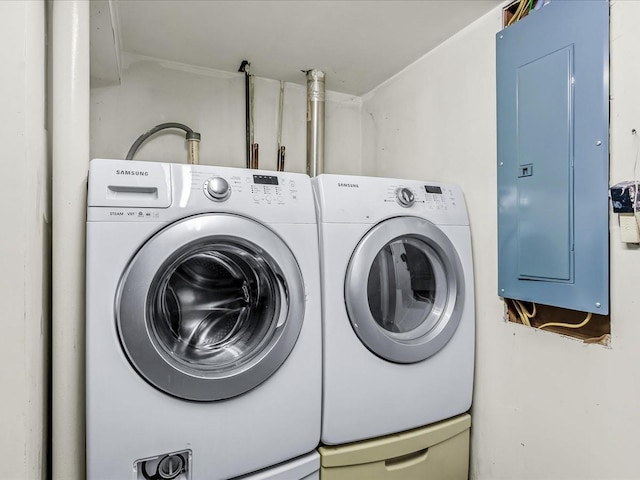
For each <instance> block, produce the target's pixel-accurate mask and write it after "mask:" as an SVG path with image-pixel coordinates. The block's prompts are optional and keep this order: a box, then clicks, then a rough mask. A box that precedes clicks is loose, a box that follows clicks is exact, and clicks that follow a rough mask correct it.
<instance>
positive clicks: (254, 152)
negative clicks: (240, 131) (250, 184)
mask: <svg viewBox="0 0 640 480" xmlns="http://www.w3.org/2000/svg"><path fill="white" fill-rule="evenodd" d="M258 162H259V159H258V144H257V143H252V144H251V164H250V165H249V168H251V169H253V170H257V169H258V168H260V166H259V163H258Z"/></svg>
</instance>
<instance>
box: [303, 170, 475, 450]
mask: <svg viewBox="0 0 640 480" xmlns="http://www.w3.org/2000/svg"><path fill="white" fill-rule="evenodd" d="M312 182H313V185H314V190H315V193H316V202H317V207H318V211H319V219H318V222H319V228H320V249H321V255H320V257H321V272H322V289H323V301H322V307H323V342H324V343H323V345H324V346H323V348H324V354H323V367H324V370H323V416H322V435H321V437H322V442H323V443H325V444H329V445H336V444H341V443H346V442H352V441H356V440H362V439H368V438H373V437H378V436H381V435H386V434H390V433H396V432H400V431H403V430H408V429H411V428H417V427H421V426H424V425H427V424H430V423H433V422H437V421H439V420H442V419H445V418H449V417H453V416H454V415H457V414H459V413H462V412H465V411H467V410H468V409H469V407H470V406H471V396H472V388H473V368H474V316H475V313H474V291H473V265H472V257H471V235H470V229H469V220H468V217H467V211H466V207H465V202H464V197H463V194H462V191H461V190H460V188H459V187H457V186H456V185H446V184H441V183H435V182H418V181H413V180H396V179H385V178H372V177H355V176H343V175H320V176H318V177H316V178H314V179H313V180H312Z"/></svg>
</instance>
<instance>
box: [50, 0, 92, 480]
mask: <svg viewBox="0 0 640 480" xmlns="http://www.w3.org/2000/svg"><path fill="white" fill-rule="evenodd" d="M52 4H53V6H52V14H53V19H52V22H53V23H52V40H51V42H52V59H51V63H50V64H51V65H52V68H53V73H52V82H53V83H52V85H53V89H52V102H53V103H52V113H53V122H52V128H53V134H52V154H53V156H52V174H53V178H52V194H53V198H52V207H53V211H52V222H53V230H52V296H53V298H52V346H51V348H52V392H51V395H52V417H53V418H52V430H53V431H52V452H51V460H52V477H53V480H80V479H83V478H85V462H84V441H85V423H84V419H85V403H84V400H85V396H84V384H85V382H84V374H85V368H84V365H85V362H84V331H85V328H84V320H85V316H84V291H85V284H84V279H85V264H84V258H85V254H84V252H85V218H86V215H85V211H86V192H87V167H88V161H89V121H90V117H89V105H90V99H89V8H90V4H89V2H87V1H84V0H69V1H64V2H58V1H56V2H52Z"/></svg>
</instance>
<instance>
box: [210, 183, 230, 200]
mask: <svg viewBox="0 0 640 480" xmlns="http://www.w3.org/2000/svg"><path fill="white" fill-rule="evenodd" d="M205 193H206V194H207V196H208V197H209V198H210V199H211V200H214V201H216V202H224V201H225V200H226V199H227V198H229V195H231V187H230V186H229V182H227V181H226V180H225V179H224V178H222V177H213V178H210V179H209V180H207V186H206V188H205Z"/></svg>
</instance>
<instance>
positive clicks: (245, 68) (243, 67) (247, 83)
mask: <svg viewBox="0 0 640 480" xmlns="http://www.w3.org/2000/svg"><path fill="white" fill-rule="evenodd" d="M250 67H251V63H249V61H247V60H243V61H242V63H241V64H240V68H239V69H238V71H239V72H243V73H244V117H245V130H246V132H245V137H246V138H245V146H246V150H247V161H246V167H247V168H250V167H251V144H252V143H253V139H252V138H251V135H252V131H251V129H252V125H251V78H250V77H251V75H250V73H249V68H250Z"/></svg>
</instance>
